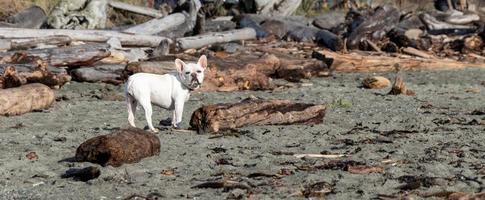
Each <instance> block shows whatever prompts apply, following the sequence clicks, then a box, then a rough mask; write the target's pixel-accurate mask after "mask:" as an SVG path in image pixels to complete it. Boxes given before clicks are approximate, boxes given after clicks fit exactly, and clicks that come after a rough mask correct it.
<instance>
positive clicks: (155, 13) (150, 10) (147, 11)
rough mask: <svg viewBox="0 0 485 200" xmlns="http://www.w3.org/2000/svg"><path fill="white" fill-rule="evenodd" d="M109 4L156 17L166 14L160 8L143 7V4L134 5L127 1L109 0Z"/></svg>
mask: <svg viewBox="0 0 485 200" xmlns="http://www.w3.org/2000/svg"><path fill="white" fill-rule="evenodd" d="M109 5H110V6H111V7H113V8H116V9H120V10H126V11H130V12H133V13H137V14H142V15H146V16H150V17H154V18H159V17H163V16H165V15H164V14H163V13H162V12H160V11H159V10H155V9H153V8H148V7H141V6H134V5H130V4H127V3H123V2H119V1H109Z"/></svg>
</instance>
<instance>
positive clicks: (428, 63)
mask: <svg viewBox="0 0 485 200" xmlns="http://www.w3.org/2000/svg"><path fill="white" fill-rule="evenodd" d="M319 52H320V53H322V54H324V55H325V56H326V57H328V58H332V59H333V60H334V62H333V64H332V66H331V68H332V69H333V70H334V71H335V72H389V71H393V70H394V68H393V66H394V64H396V63H399V64H400V65H401V68H402V70H457V69H464V68H482V69H485V64H483V63H477V64H473V63H465V62H457V61H454V60H450V59H424V58H423V59H421V58H413V57H410V56H404V55H398V56H399V57H391V56H388V55H382V56H379V55H360V54H357V53H351V54H338V53H335V52H332V51H327V50H323V51H319Z"/></svg>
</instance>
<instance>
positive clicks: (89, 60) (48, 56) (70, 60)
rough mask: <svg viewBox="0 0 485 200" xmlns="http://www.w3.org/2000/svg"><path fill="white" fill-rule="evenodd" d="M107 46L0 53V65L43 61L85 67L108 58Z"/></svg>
mask: <svg viewBox="0 0 485 200" xmlns="http://www.w3.org/2000/svg"><path fill="white" fill-rule="evenodd" d="M109 55H110V52H109V51H108V45H106V44H86V45H79V46H71V47H64V48H48V49H33V50H28V51H20V52H4V53H0V64H5V63H10V64H22V63H31V62H32V60H38V59H41V60H44V61H46V62H47V63H48V64H49V65H52V66H56V67H59V66H85V65H91V64H93V63H95V62H96V61H99V60H101V59H103V58H105V57H108V56H109Z"/></svg>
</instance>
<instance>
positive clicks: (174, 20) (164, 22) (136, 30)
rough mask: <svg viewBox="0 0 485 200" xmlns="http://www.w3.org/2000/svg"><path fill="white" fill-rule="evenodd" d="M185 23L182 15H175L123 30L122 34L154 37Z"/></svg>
mask: <svg viewBox="0 0 485 200" xmlns="http://www.w3.org/2000/svg"><path fill="white" fill-rule="evenodd" d="M184 22H185V15H184V14H182V13H175V14H171V15H168V16H166V17H164V18H159V19H152V20H150V21H148V22H145V23H143V24H140V25H136V26H134V27H131V28H128V29H126V30H124V31H123V32H124V33H130V34H139V35H154V34H157V33H160V32H162V31H166V30H170V29H172V28H174V27H177V26H179V25H182V24H183V23H184Z"/></svg>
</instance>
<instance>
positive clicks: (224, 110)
mask: <svg viewBox="0 0 485 200" xmlns="http://www.w3.org/2000/svg"><path fill="white" fill-rule="evenodd" d="M325 110H326V107H325V106H324V105H315V104H305V103H294V102H291V101H289V100H259V99H245V100H243V101H241V102H239V103H227V104H215V105H208V106H204V107H201V108H199V109H197V110H196V111H194V113H193V114H192V117H191V120H190V125H191V128H193V129H195V130H197V131H198V133H207V132H211V133H217V132H219V131H223V130H230V129H235V128H239V127H242V126H245V125H290V124H318V123H322V122H323V117H324V116H325Z"/></svg>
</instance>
